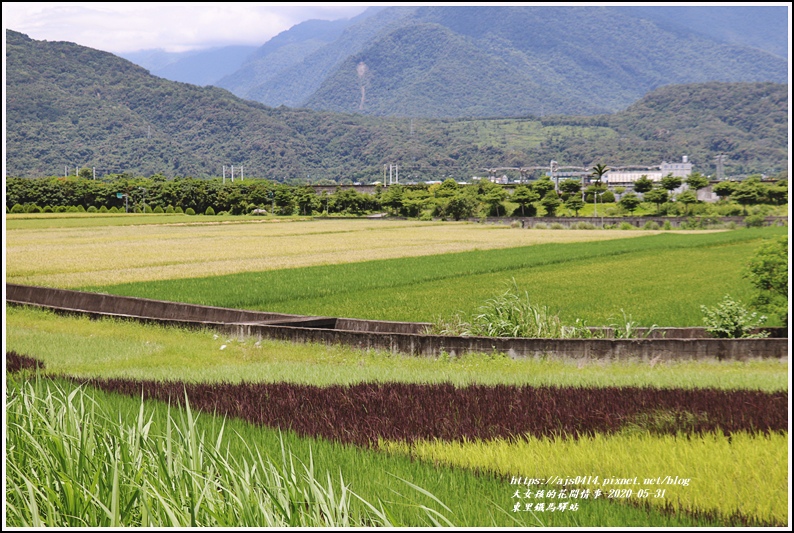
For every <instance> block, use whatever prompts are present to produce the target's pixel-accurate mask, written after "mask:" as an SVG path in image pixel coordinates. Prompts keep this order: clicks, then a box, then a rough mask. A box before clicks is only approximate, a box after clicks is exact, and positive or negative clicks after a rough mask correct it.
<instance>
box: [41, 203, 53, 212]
mask: <svg viewBox="0 0 794 533" xmlns="http://www.w3.org/2000/svg"><path fill="white" fill-rule="evenodd" d="M43 211H44V212H45V213H52V207H51V206H49V205H45V206H44V209H43Z"/></svg>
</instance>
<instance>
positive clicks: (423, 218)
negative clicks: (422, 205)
mask: <svg viewBox="0 0 794 533" xmlns="http://www.w3.org/2000/svg"><path fill="white" fill-rule="evenodd" d="M419 220H421V221H423V222H431V221H432V220H433V215H431V214H430V213H422V216H420V217H419Z"/></svg>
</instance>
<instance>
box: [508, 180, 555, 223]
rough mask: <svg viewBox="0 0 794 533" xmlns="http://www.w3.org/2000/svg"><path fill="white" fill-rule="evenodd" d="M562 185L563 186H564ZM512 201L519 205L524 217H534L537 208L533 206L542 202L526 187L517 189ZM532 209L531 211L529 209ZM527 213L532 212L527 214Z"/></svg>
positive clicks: (520, 186)
mask: <svg viewBox="0 0 794 533" xmlns="http://www.w3.org/2000/svg"><path fill="white" fill-rule="evenodd" d="M563 183H564V182H563ZM560 185H561V186H562V184H560ZM510 200H512V201H513V202H515V203H517V204H518V207H519V209H521V216H522V217H525V216H534V215H535V207H534V206H533V205H532V204H534V203H535V202H537V201H538V200H540V196H539V195H538V193H536V192H535V191H533V190H532V189H530V188H529V187H527V186H526V185H519V186H518V187H516V190H515V191H513V196H511V197H510ZM530 207H531V210H530V209H529V208H530ZM527 211H530V212H529V213H527Z"/></svg>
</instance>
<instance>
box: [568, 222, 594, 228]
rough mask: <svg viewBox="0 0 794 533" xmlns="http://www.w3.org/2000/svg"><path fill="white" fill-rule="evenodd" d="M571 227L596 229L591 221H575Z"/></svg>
mask: <svg viewBox="0 0 794 533" xmlns="http://www.w3.org/2000/svg"><path fill="white" fill-rule="evenodd" d="M571 229H596V225H595V224H593V223H591V222H577V223H575V224H573V225H572V226H571Z"/></svg>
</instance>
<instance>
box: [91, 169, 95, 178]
mask: <svg viewBox="0 0 794 533" xmlns="http://www.w3.org/2000/svg"><path fill="white" fill-rule="evenodd" d="M91 172H92V173H93V175H94V181H96V167H91Z"/></svg>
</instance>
